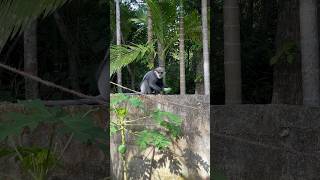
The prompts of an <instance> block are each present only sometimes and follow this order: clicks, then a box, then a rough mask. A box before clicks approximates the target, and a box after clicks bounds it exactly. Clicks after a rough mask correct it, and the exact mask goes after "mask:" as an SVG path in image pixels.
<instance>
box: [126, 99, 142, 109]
mask: <svg viewBox="0 0 320 180" xmlns="http://www.w3.org/2000/svg"><path fill="white" fill-rule="evenodd" d="M129 103H130V104H131V105H132V106H133V107H142V106H143V103H142V101H141V100H140V99H139V98H138V97H130V99H129Z"/></svg>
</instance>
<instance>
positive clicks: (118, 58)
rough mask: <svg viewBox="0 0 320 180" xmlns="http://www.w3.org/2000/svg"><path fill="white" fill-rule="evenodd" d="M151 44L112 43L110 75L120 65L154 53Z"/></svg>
mask: <svg viewBox="0 0 320 180" xmlns="http://www.w3.org/2000/svg"><path fill="white" fill-rule="evenodd" d="M154 52H155V51H154V48H153V44H152V43H151V44H146V45H140V44H136V45H113V46H111V48H110V75H112V74H114V73H115V72H116V71H117V70H119V69H121V68H122V67H124V66H126V65H128V64H130V63H132V62H134V61H137V60H141V59H143V58H144V57H145V56H147V55H150V54H154Z"/></svg>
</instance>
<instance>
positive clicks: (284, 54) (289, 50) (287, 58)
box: [270, 41, 298, 65]
mask: <svg viewBox="0 0 320 180" xmlns="http://www.w3.org/2000/svg"><path fill="white" fill-rule="evenodd" d="M297 51H298V49H297V45H296V44H295V43H294V42H293V41H287V42H284V43H283V44H282V46H281V48H280V50H279V51H278V52H277V53H276V55H275V56H273V57H272V58H271V60H270V64H271V65H274V64H276V63H280V62H287V63H289V64H292V63H293V62H294V60H295V58H296V55H297Z"/></svg>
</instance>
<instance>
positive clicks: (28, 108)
mask: <svg viewBox="0 0 320 180" xmlns="http://www.w3.org/2000/svg"><path fill="white" fill-rule="evenodd" d="M19 104H21V105H23V107H24V111H23V112H8V113H6V114H4V116H3V117H4V121H3V122H1V123H0V130H1V132H0V140H1V141H3V140H5V139H6V138H10V139H11V138H12V137H14V136H18V135H20V134H21V133H22V131H23V130H24V129H25V128H29V129H30V131H31V132H32V131H33V130H34V129H35V128H36V127H38V126H39V125H40V124H43V123H46V124H48V125H50V126H51V127H52V132H51V135H50V142H49V147H46V148H41V147H24V146H21V147H17V146H16V145H15V144H14V147H13V148H2V149H1V151H0V157H4V156H8V155H11V156H15V157H16V159H17V160H19V162H20V164H21V167H22V168H23V169H24V170H26V171H27V172H28V173H29V174H30V175H31V176H32V177H33V179H39V180H40V179H45V178H46V176H47V174H48V171H49V170H51V169H53V168H54V167H56V166H57V165H58V164H59V159H58V158H57V152H54V151H53V150H54V149H53V146H52V142H53V139H54V137H56V135H57V136H59V135H64V134H71V136H70V138H72V137H74V138H75V139H78V140H80V141H81V142H84V143H85V142H88V141H90V142H93V143H96V144H98V145H100V146H99V147H101V144H103V143H102V142H104V141H105V137H106V136H105V132H104V130H103V129H102V128H100V127H98V126H96V125H95V124H94V123H93V119H92V118H91V117H90V116H88V114H89V112H86V113H85V114H75V115H71V114H70V113H67V112H65V111H64V110H63V109H61V108H47V107H45V106H44V104H43V103H42V102H41V101H40V100H33V101H20V102H19ZM70 140H71V139H70ZM13 143H14V142H13ZM68 145H69V144H68V143H66V146H65V148H64V149H66V148H67V146H68ZM104 146H105V145H104ZM104 150H105V149H104ZM61 153H63V151H62V152H61ZM61 156H62V154H60V157H61Z"/></svg>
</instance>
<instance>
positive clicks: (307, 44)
mask: <svg viewBox="0 0 320 180" xmlns="http://www.w3.org/2000/svg"><path fill="white" fill-rule="evenodd" d="M318 41H319V40H318V27H317V1H316V0H300V42H301V72H302V90H303V104H304V105H319V101H320V96H319V93H320V91H319V44H318V43H319V42H318Z"/></svg>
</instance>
